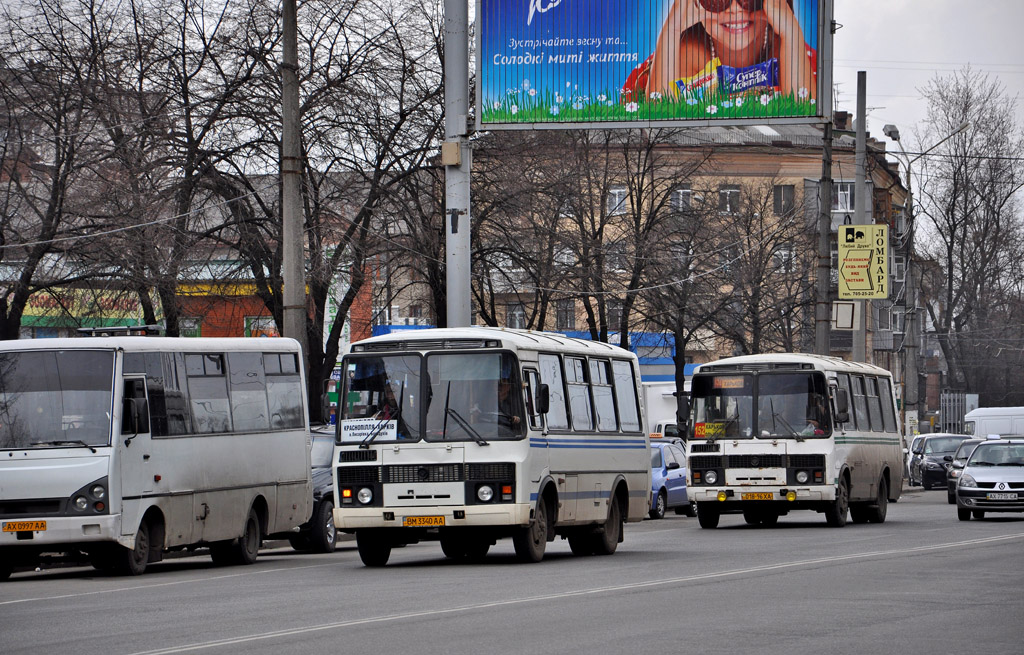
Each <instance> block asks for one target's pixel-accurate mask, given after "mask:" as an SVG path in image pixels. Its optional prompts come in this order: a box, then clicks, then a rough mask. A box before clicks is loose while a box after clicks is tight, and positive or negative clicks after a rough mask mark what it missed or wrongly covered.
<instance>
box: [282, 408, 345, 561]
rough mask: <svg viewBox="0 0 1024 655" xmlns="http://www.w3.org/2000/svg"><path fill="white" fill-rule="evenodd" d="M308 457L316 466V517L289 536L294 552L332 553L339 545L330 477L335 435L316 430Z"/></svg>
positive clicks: (314, 480) (332, 482) (314, 504)
mask: <svg viewBox="0 0 1024 655" xmlns="http://www.w3.org/2000/svg"><path fill="white" fill-rule="evenodd" d="M328 429H329V428H328ZM309 456H310V464H311V466H312V467H313V471H312V474H313V516H312V517H311V518H310V519H309V521H307V522H306V523H303V524H302V525H301V526H299V532H298V533H297V534H294V535H291V536H290V537H288V543H289V544H291V546H292V548H294V549H295V550H308V551H313V552H315V553H333V552H334V549H335V547H336V546H337V542H338V531H337V530H336V529H335V527H334V480H333V478H332V474H331V464H332V463H333V461H334V434H333V432H326V431H325V432H315V431H314V432H313V449H312V450H311V451H310V454H309Z"/></svg>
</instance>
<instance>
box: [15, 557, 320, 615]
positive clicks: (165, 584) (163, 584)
mask: <svg viewBox="0 0 1024 655" xmlns="http://www.w3.org/2000/svg"><path fill="white" fill-rule="evenodd" d="M321 566H334V564H307V565H304V566H287V567H283V568H279V569H261V570H259V571H246V572H245V573H228V574H225V575H215V576H212V577H205V578H189V579H188V580H176V581H174V582H157V583H155V584H140V585H135V586H134V587H117V588H116V589H100V590H98V591H83V592H80V593H76V594H64V595H62V596H39V597H38V598H19V599H17V600H4V601H0V606H2V605H17V604H18V603H35V602H38V601H51V600H63V599H65V598H81V597H82V596H95V595H97V594H116V593H120V592H122V591H138V590H140V589H154V588H156V587H173V586H175V585H182V584H192V583H195V582H208V581H210V580H226V579H228V578H240V577H243V576H249V575H264V574H266V573H280V572H281V571H297V570H299V569H315V568H318V567H321Z"/></svg>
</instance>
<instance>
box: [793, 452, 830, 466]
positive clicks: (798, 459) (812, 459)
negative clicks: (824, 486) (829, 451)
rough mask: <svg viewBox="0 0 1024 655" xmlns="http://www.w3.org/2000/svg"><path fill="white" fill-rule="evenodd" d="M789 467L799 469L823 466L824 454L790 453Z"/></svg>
mask: <svg viewBox="0 0 1024 655" xmlns="http://www.w3.org/2000/svg"><path fill="white" fill-rule="evenodd" d="M789 466H790V468H799V469H805V468H806V469H814V468H818V469H821V468H825V456H824V455H790V456H789Z"/></svg>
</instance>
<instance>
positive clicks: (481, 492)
mask: <svg viewBox="0 0 1024 655" xmlns="http://www.w3.org/2000/svg"><path fill="white" fill-rule="evenodd" d="M476 497H477V498H479V499H480V502H482V503H489V502H491V498H494V489H491V485H489V484H482V485H480V486H479V487H478V488H477V490H476Z"/></svg>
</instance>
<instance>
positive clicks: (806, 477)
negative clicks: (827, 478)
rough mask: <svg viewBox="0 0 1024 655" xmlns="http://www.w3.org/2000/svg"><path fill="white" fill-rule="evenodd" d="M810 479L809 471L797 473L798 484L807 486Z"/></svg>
mask: <svg viewBox="0 0 1024 655" xmlns="http://www.w3.org/2000/svg"><path fill="white" fill-rule="evenodd" d="M809 479H810V476H809V475H807V471H797V472H796V481H797V482H798V483H800V484H807V481H808V480H809Z"/></svg>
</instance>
